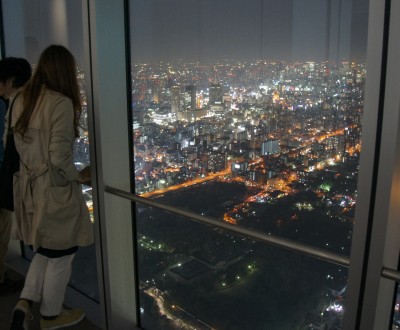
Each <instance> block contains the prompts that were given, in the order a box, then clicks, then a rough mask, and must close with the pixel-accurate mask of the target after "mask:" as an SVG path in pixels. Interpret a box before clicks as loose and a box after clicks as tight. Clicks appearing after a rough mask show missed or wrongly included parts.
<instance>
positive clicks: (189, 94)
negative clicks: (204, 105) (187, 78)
mask: <svg viewBox="0 0 400 330" xmlns="http://www.w3.org/2000/svg"><path fill="white" fill-rule="evenodd" d="M185 93H186V95H185V96H186V98H187V99H188V101H189V102H190V103H189V109H188V110H191V111H194V110H196V86H195V85H189V86H186V88H185Z"/></svg>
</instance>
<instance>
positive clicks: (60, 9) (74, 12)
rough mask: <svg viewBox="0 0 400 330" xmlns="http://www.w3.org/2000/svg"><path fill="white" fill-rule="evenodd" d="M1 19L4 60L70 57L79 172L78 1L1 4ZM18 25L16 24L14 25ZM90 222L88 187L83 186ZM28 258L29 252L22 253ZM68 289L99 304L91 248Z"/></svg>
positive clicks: (83, 121) (85, 138)
mask: <svg viewBox="0 0 400 330" xmlns="http://www.w3.org/2000/svg"><path fill="white" fill-rule="evenodd" d="M2 4H3V18H4V32H5V50H6V56H16V57H24V58H26V59H27V60H28V61H29V62H30V63H31V65H32V67H33V69H34V68H35V64H36V63H37V60H38V58H39V56H40V53H41V52H42V51H43V50H44V49H45V48H46V47H47V46H49V45H51V44H62V45H64V46H66V47H67V48H68V49H69V50H70V51H71V52H72V53H73V55H74V57H75V59H76V62H77V66H78V68H77V71H78V80H79V85H80V91H81V96H82V115H81V118H80V137H79V138H78V139H77V140H76V143H75V147H74V158H75V164H76V166H77V168H78V169H81V168H83V167H85V166H87V165H89V164H90V158H89V135H88V114H87V110H88V109H87V99H86V92H87V82H88V79H87V75H88V72H87V70H86V68H85V67H84V63H85V59H84V42H83V31H84V30H85V29H87V27H86V26H84V23H83V17H82V5H83V4H82V1H78V0H72V1H70V0H68V1H30V0H18V1H15V0H4V1H2ZM16 21H18V22H16ZM83 192H84V196H85V198H86V201H87V204H88V207H89V209H90V212H91V215H92V220H94V219H93V201H92V192H91V187H89V186H83ZM25 252H26V255H27V257H28V258H30V256H31V254H32V252H31V251H30V249H29V248H26V249H25ZM70 285H72V286H73V287H75V288H76V289H78V290H79V291H81V292H83V293H84V294H86V295H87V296H89V297H91V298H92V299H94V300H97V301H98V300H99V293H98V284H97V268H96V256H95V248H94V245H92V246H89V247H84V248H80V250H79V251H78V253H77V254H76V257H75V259H74V265H73V272H72V275H71V281H70Z"/></svg>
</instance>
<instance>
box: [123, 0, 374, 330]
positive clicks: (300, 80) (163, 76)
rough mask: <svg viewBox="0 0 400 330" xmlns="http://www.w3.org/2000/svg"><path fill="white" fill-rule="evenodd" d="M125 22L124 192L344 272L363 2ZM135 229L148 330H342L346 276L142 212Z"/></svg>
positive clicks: (146, 7)
mask: <svg viewBox="0 0 400 330" xmlns="http://www.w3.org/2000/svg"><path fill="white" fill-rule="evenodd" d="M130 9H131V47H132V49H131V53H132V112H133V123H132V127H133V136H134V150H133V153H134V155H133V156H134V168H133V169H132V170H133V171H134V173H135V192H136V193H137V194H139V195H141V196H143V197H147V198H151V199H156V200H158V201H162V202H164V203H170V204H172V205H174V206H177V207H180V208H186V209H189V210H191V211H194V212H197V213H199V214H202V215H206V216H210V217H213V218H217V219H219V220H220V221H225V222H229V223H231V224H232V225H236V226H243V227H246V228H251V229H254V230H257V231H261V232H263V233H267V234H270V235H276V236H280V237H283V238H286V239H290V240H295V241H298V242H302V243H306V244H309V245H312V246H314V247H316V248H320V249H325V250H328V251H330V252H335V253H339V254H343V255H345V256H349V255H350V246H351V238H352V230H353V224H354V210H355V206H356V202H357V176H358V167H359V157H360V152H361V133H362V127H361V119H362V114H363V105H364V104H363V103H364V88H365V79H366V75H367V72H366V65H365V54H366V40H367V15H368V1H367V0H365V1H364V0H363V1H358V0H357V1H342V0H324V1H320V0H296V1H293V0H285V1H278V0H251V1H244V0H229V1H228V0H217V1H215V0H213V1H211V0H210V1H208V0H203V1H195V0H190V1H183V0H168V1H161V0H131V1H130ZM136 217H137V230H138V237H137V241H138V251H139V252H138V253H139V282H140V298H141V306H142V308H143V310H142V311H143V314H142V316H143V317H142V323H143V326H144V327H145V328H148V329H156V328H158V327H159V325H157V323H153V322H158V321H156V320H159V319H161V320H163V321H162V322H165V324H166V325H164V326H167V325H168V327H170V328H178V329H180V328H184V329H186V328H187V329H189V328H190V327H192V328H195V327H196V326H199V327H200V328H202V327H204V328H207V327H209V328H219V329H235V326H233V324H235V322H239V323H240V322H243V324H241V325H240V326H238V327H237V329H265V328H266V326H265V324H268V325H269V326H268V329H286V328H287V329H307V327H308V328H310V329H322V328H323V327H324V326H325V327H328V329H334V327H336V328H341V319H342V314H343V310H342V308H341V305H342V300H343V299H344V298H345V296H346V284H347V270H346V269H344V268H342V267H338V266H333V265H325V263H323V262H317V261H315V260H311V259H307V258H305V259H306V260H307V261H304V260H303V259H304V257H302V256H299V255H292V254H291V253H287V252H285V251H279V250H275V249H272V248H267V247H264V246H259V245H258V244H256V243H254V242H252V241H249V240H248V239H246V238H245V237H242V238H239V237H235V236H232V235H229V234H227V233H222V232H220V231H218V230H212V229H211V228H197V226H198V225H196V224H194V223H192V222H191V221H189V220H185V219H174V218H173V217H169V216H167V215H165V214H162V213H160V212H156V211H154V210H143V209H142V208H140V207H138V210H137V215H136ZM200 227H201V226H200ZM278 255H279V257H278ZM235 258H237V259H235ZM274 258H276V259H274ZM303 262H304V264H303ZM308 263H309V264H308ZM300 264H301V265H303V266H304V267H305V268H304V269H301V268H302V266H299V268H297V269H296V270H294V269H292V270H289V269H290V268H291V267H295V268H296V265H300ZM217 265H218V266H217ZM246 265H247V266H250V268H249V269H248V270H245V268H246V267H245V266H246ZM305 265H307V266H305ZM253 267H254V269H256V270H255V271H254V272H252V271H251V269H253ZM285 269H286V270H285ZM303 271H304V273H303ZM307 272H308V273H307ZM284 273H285V275H284ZM307 274H308V275H307ZM303 275H304V276H303ZM236 276H238V277H239V278H240V279H241V280H240V281H239V280H238V281H235V278H236ZM164 278H165V279H164ZM193 283H196V285H194V284H193ZM223 283H225V285H226V288H225V289H224V288H222V287H218V285H223ZM311 283H314V284H316V285H315V286H312V287H310V284H311ZM258 285H259V286H258ZM289 288H294V289H293V290H294V291H296V292H294V291H291V289H289ZM207 290H208V291H207ZM213 290H214V291H215V293H211V292H214V291H213ZM302 290H304V291H302ZM297 291H298V292H297ZM183 292H185V293H186V295H185V294H183ZM188 292H190V294H189V293H188ZM261 292H263V293H261ZM285 292H286V293H285ZM291 294H292V295H291ZM206 296H207V297H206ZM211 297H212V298H211ZM294 297H295V298H294ZM301 297H308V298H310V299H306V300H305V301H304V302H303V300H302V298H301ZM206 299H209V301H206ZM266 300H269V301H266ZM280 302H281V303H280ZM164 303H165V304H166V305H168V307H166V305H164ZM173 305H175V306H178V307H179V308H178V307H177V309H174V307H173ZM211 306H212V308H211ZM261 306H262V307H261ZM149 307H150V308H149ZM207 307H209V308H210V309H209V310H207ZM164 308H165V309H164ZM171 308H172V309H171ZM213 308H214V310H215V309H217V310H218V311H217V312H215V315H213V314H212V313H211V310H213ZM149 309H150V312H149ZM178 309H179V310H178ZM272 311H274V312H272ZM149 315H151V318H149ZM238 315H239V319H240V320H238V319H236V318H237V316H238ZM187 320H189V321H187ZM186 321H187V322H186ZM198 322H200V323H201V324H203V325H202V326H200V325H199V323H198ZM221 322H222V323H221ZM223 322H226V323H223ZM229 322H232V323H229ZM282 324H285V326H283V325H282ZM311 324H314V325H311ZM318 324H319V325H318Z"/></svg>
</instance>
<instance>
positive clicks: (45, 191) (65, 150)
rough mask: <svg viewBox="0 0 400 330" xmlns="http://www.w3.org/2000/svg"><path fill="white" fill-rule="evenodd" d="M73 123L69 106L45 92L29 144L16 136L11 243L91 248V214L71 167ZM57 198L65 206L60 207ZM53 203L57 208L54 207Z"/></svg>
mask: <svg viewBox="0 0 400 330" xmlns="http://www.w3.org/2000/svg"><path fill="white" fill-rule="evenodd" d="M22 101H23V97H22V95H19V96H17V99H16V100H15V103H14V107H13V109H12V111H13V114H12V122H11V126H12V127H14V126H15V123H16V121H17V120H18V118H19V117H20V115H21V112H22ZM73 118H74V110H73V106H72V102H71V100H70V99H69V98H67V97H65V96H64V95H61V94H59V93H56V92H53V91H49V90H45V91H44V92H43V97H42V98H41V101H40V102H39V104H38V105H37V106H36V108H35V109H34V112H33V114H32V117H31V120H30V123H29V127H28V130H27V132H26V134H25V137H26V138H25V139H24V140H22V138H21V136H20V135H19V134H15V135H14V137H15V145H16V148H17V151H18V153H19V154H20V158H21V161H20V170H19V172H17V173H16V174H15V175H14V209H15V219H16V230H15V232H14V233H13V238H16V239H19V240H22V241H24V243H25V244H29V245H33V248H34V250H35V251H36V250H37V248H38V247H43V248H47V249H54V250H63V249H68V248H71V247H73V246H85V245H89V244H91V243H92V242H93V229H92V224H91V222H90V217H89V211H88V208H87V206H86V202H85V200H84V198H83V194H82V189H81V185H80V184H79V183H78V181H77V180H78V177H79V172H78V170H77V169H76V167H75V165H74V161H73V153H72V150H73V142H74V139H75V136H74V126H73ZM49 164H50V165H49ZM49 167H51V168H52V170H51V171H50V170H49ZM54 186H55V188H54ZM66 190H68V194H67V195H68V196H67V198H66V197H65V196H66V195H65V191H66ZM49 194H53V195H51V196H50V195H49ZM58 195H59V196H58ZM61 195H62V196H61ZM50 197H52V198H50ZM58 198H60V200H61V205H60V204H58V205H56V204H57V203H58V202H59V201H58ZM53 200H55V201H56V202H50V201H53ZM65 205H70V206H68V207H67V208H66V209H65V207H64V210H61V209H60V206H61V208H62V207H63V206H65ZM59 209H60V210H59ZM49 210H50V211H49Z"/></svg>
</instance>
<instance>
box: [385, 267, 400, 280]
mask: <svg viewBox="0 0 400 330" xmlns="http://www.w3.org/2000/svg"><path fill="white" fill-rule="evenodd" d="M381 275H382V277H384V278H387V279H389V280H393V281H396V282H397V283H399V282H400V271H398V270H395V269H390V268H387V267H383V268H382V273H381Z"/></svg>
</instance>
